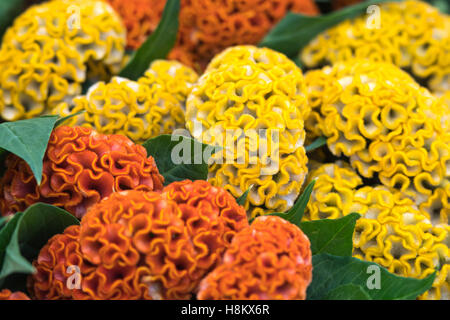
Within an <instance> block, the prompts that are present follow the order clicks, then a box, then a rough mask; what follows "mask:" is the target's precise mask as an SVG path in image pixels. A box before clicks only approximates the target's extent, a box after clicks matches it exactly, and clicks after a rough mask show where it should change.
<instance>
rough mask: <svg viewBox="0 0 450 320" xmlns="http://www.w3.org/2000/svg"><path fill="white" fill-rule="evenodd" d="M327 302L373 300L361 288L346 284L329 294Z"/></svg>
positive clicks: (326, 298)
mask: <svg viewBox="0 0 450 320" xmlns="http://www.w3.org/2000/svg"><path fill="white" fill-rule="evenodd" d="M325 300H372V298H370V296H369V294H367V293H366V292H365V291H364V289H363V288H362V287H361V286H357V285H354V284H351V283H349V284H344V285H343V286H340V287H337V288H336V289H334V290H331V291H330V292H328V294H327V295H326V297H325Z"/></svg>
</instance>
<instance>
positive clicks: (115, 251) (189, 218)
mask: <svg viewBox="0 0 450 320" xmlns="http://www.w3.org/2000/svg"><path fill="white" fill-rule="evenodd" d="M246 226H248V223H247V220H246V214H245V210H244V208H242V207H241V206H239V205H238V204H237V203H236V200H235V199H234V198H233V197H232V196H231V195H230V194H228V193H227V192H226V191H225V190H223V189H220V188H216V187H213V186H211V185H210V184H209V183H207V182H206V181H196V182H190V181H184V182H176V183H173V184H171V185H169V186H168V187H167V188H166V189H164V190H163V192H162V193H159V192H142V191H126V192H118V193H114V194H112V195H111V196H110V197H108V198H107V199H105V200H103V201H102V202H100V203H99V204H97V205H96V206H94V207H93V208H92V209H91V210H90V211H89V212H88V213H87V214H86V215H85V216H84V217H83V220H82V222H81V233H80V244H81V251H82V253H83V255H84V257H85V258H86V259H87V261H89V262H90V263H92V264H94V265H95V266H96V271H95V273H94V274H93V275H92V276H89V277H88V278H87V279H86V280H83V291H86V292H87V291H88V292H90V294H91V295H93V297H94V298H100V299H105V298H110V297H111V296H112V295H113V296H114V298H119V299H130V297H131V298H133V299H188V298H189V297H190V296H191V294H192V293H193V292H194V290H196V288H197V286H198V284H199V282H200V280H201V279H202V278H203V277H204V276H205V275H206V274H207V273H208V272H209V271H210V270H211V269H213V268H214V267H215V266H217V265H218V264H219V263H220V262H221V261H222V255H223V253H224V251H225V249H226V248H227V247H228V246H229V244H230V242H231V240H232V238H233V236H234V234H235V233H236V232H238V231H240V230H241V229H243V228H245V227H246ZM118 275H120V276H118Z"/></svg>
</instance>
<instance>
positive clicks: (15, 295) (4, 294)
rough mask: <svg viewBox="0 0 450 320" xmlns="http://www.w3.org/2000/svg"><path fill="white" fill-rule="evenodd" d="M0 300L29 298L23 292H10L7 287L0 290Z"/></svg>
mask: <svg viewBox="0 0 450 320" xmlns="http://www.w3.org/2000/svg"><path fill="white" fill-rule="evenodd" d="M0 300H30V298H29V297H28V296H27V295H26V294H25V293H23V292H20V291H16V292H11V291H10V290H8V289H3V290H2V291H0Z"/></svg>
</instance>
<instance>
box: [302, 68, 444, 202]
mask: <svg viewBox="0 0 450 320" xmlns="http://www.w3.org/2000/svg"><path fill="white" fill-rule="evenodd" d="M306 83H307V86H308V90H309V93H310V98H309V99H310V101H311V99H313V100H314V101H315V104H314V103H312V106H313V111H312V114H313V115H314V114H315V118H314V119H315V120H314V121H312V122H309V121H308V122H306V130H307V132H308V131H309V130H311V132H312V133H313V134H314V131H313V130H316V128H311V127H310V125H311V123H314V122H315V126H316V127H317V128H319V129H320V131H321V132H322V134H323V135H325V136H326V137H327V145H328V147H329V149H330V151H331V152H332V153H333V154H334V155H336V156H341V155H345V156H346V157H349V160H350V164H351V166H352V167H353V168H354V169H356V170H357V172H358V173H359V174H360V175H362V176H363V177H366V178H378V179H379V180H380V182H381V183H382V184H384V185H386V186H388V187H392V188H395V189H399V190H401V191H404V192H406V193H408V194H412V193H414V194H416V195H417V198H416V200H417V202H418V203H419V204H420V203H422V202H423V201H425V200H426V199H427V197H428V196H430V195H431V194H432V192H433V190H434V189H436V188H438V187H442V186H443V184H444V181H445V180H446V179H448V178H449V177H450V138H449V136H450V135H449V132H450V131H449V126H448V123H449V115H448V112H447V111H446V110H447V108H446V107H445V106H444V104H443V103H442V101H441V100H439V99H438V98H436V97H435V96H433V95H432V94H430V93H429V91H428V90H427V89H425V88H423V87H421V86H419V85H418V84H417V83H416V82H415V81H414V80H413V79H412V78H411V77H410V76H409V75H408V74H407V73H406V72H404V71H402V70H400V69H399V68H397V67H396V66H394V65H392V64H388V63H381V62H379V63H375V62H371V61H368V60H352V61H349V62H345V63H337V64H336V65H334V66H333V67H324V68H323V69H322V70H316V71H312V72H310V73H308V74H307V75H306Z"/></svg>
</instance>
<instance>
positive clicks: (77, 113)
mask: <svg viewBox="0 0 450 320" xmlns="http://www.w3.org/2000/svg"><path fill="white" fill-rule="evenodd" d="M85 112H86V110H80V111H78V112H75V113H73V114H69V115H68V116H65V117H62V118H59V119H58V120H56V122H55V126H54V127H55V128H56V127H58V126H60V125H64V122H65V121H66V120H69V119H70V118H73V117H76V116H78V115H80V114H82V113H85Z"/></svg>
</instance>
